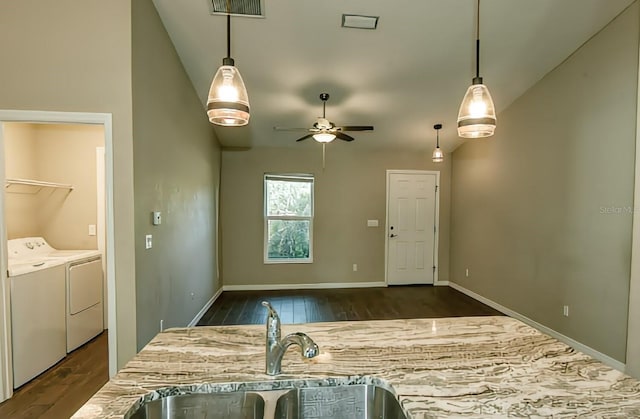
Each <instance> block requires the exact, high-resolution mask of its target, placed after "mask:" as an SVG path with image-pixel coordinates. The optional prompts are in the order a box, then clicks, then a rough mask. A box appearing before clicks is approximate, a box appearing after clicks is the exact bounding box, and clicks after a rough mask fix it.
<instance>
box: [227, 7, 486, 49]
mask: <svg viewBox="0 0 640 419" xmlns="http://www.w3.org/2000/svg"><path fill="white" fill-rule="evenodd" d="M478 1H480V0H478ZM227 58H231V0H227Z"/></svg>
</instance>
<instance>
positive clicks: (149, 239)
mask: <svg viewBox="0 0 640 419" xmlns="http://www.w3.org/2000/svg"><path fill="white" fill-rule="evenodd" d="M152 247H153V236H152V235H151V234H147V235H146V236H144V248H145V249H151V248H152Z"/></svg>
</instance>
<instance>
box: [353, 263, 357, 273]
mask: <svg viewBox="0 0 640 419" xmlns="http://www.w3.org/2000/svg"><path fill="white" fill-rule="evenodd" d="M357 271H358V264H357V263H354V264H353V272H357Z"/></svg>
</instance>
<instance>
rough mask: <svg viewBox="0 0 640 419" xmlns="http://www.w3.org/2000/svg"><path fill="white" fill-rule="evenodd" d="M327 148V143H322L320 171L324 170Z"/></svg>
mask: <svg viewBox="0 0 640 419" xmlns="http://www.w3.org/2000/svg"><path fill="white" fill-rule="evenodd" d="M326 148H327V143H322V171H323V172H324V165H325V156H326V155H325V150H326Z"/></svg>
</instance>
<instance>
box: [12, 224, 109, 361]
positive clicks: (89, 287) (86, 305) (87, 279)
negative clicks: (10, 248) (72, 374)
mask: <svg viewBox="0 0 640 419" xmlns="http://www.w3.org/2000/svg"><path fill="white" fill-rule="evenodd" d="M19 240H26V243H28V246H27V247H28V248H30V249H29V250H31V251H32V253H36V254H38V255H41V256H42V257H43V258H45V259H46V260H48V261H59V262H61V263H63V264H65V265H66V275H65V283H66V326H67V338H66V340H67V344H66V346H67V353H69V352H71V351H73V350H74V349H76V348H78V347H79V346H82V345H83V344H84V343H86V342H88V341H89V340H91V339H92V338H94V337H95V336H97V335H99V334H100V333H102V331H103V330H104V322H103V307H102V305H103V295H102V290H103V274H102V254H101V253H100V252H99V251H97V250H57V249H54V248H53V247H51V246H50V245H49V244H48V243H47V242H46V240H45V239H44V238H42V237H29V238H26V239H19ZM10 254H11V252H10Z"/></svg>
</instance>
